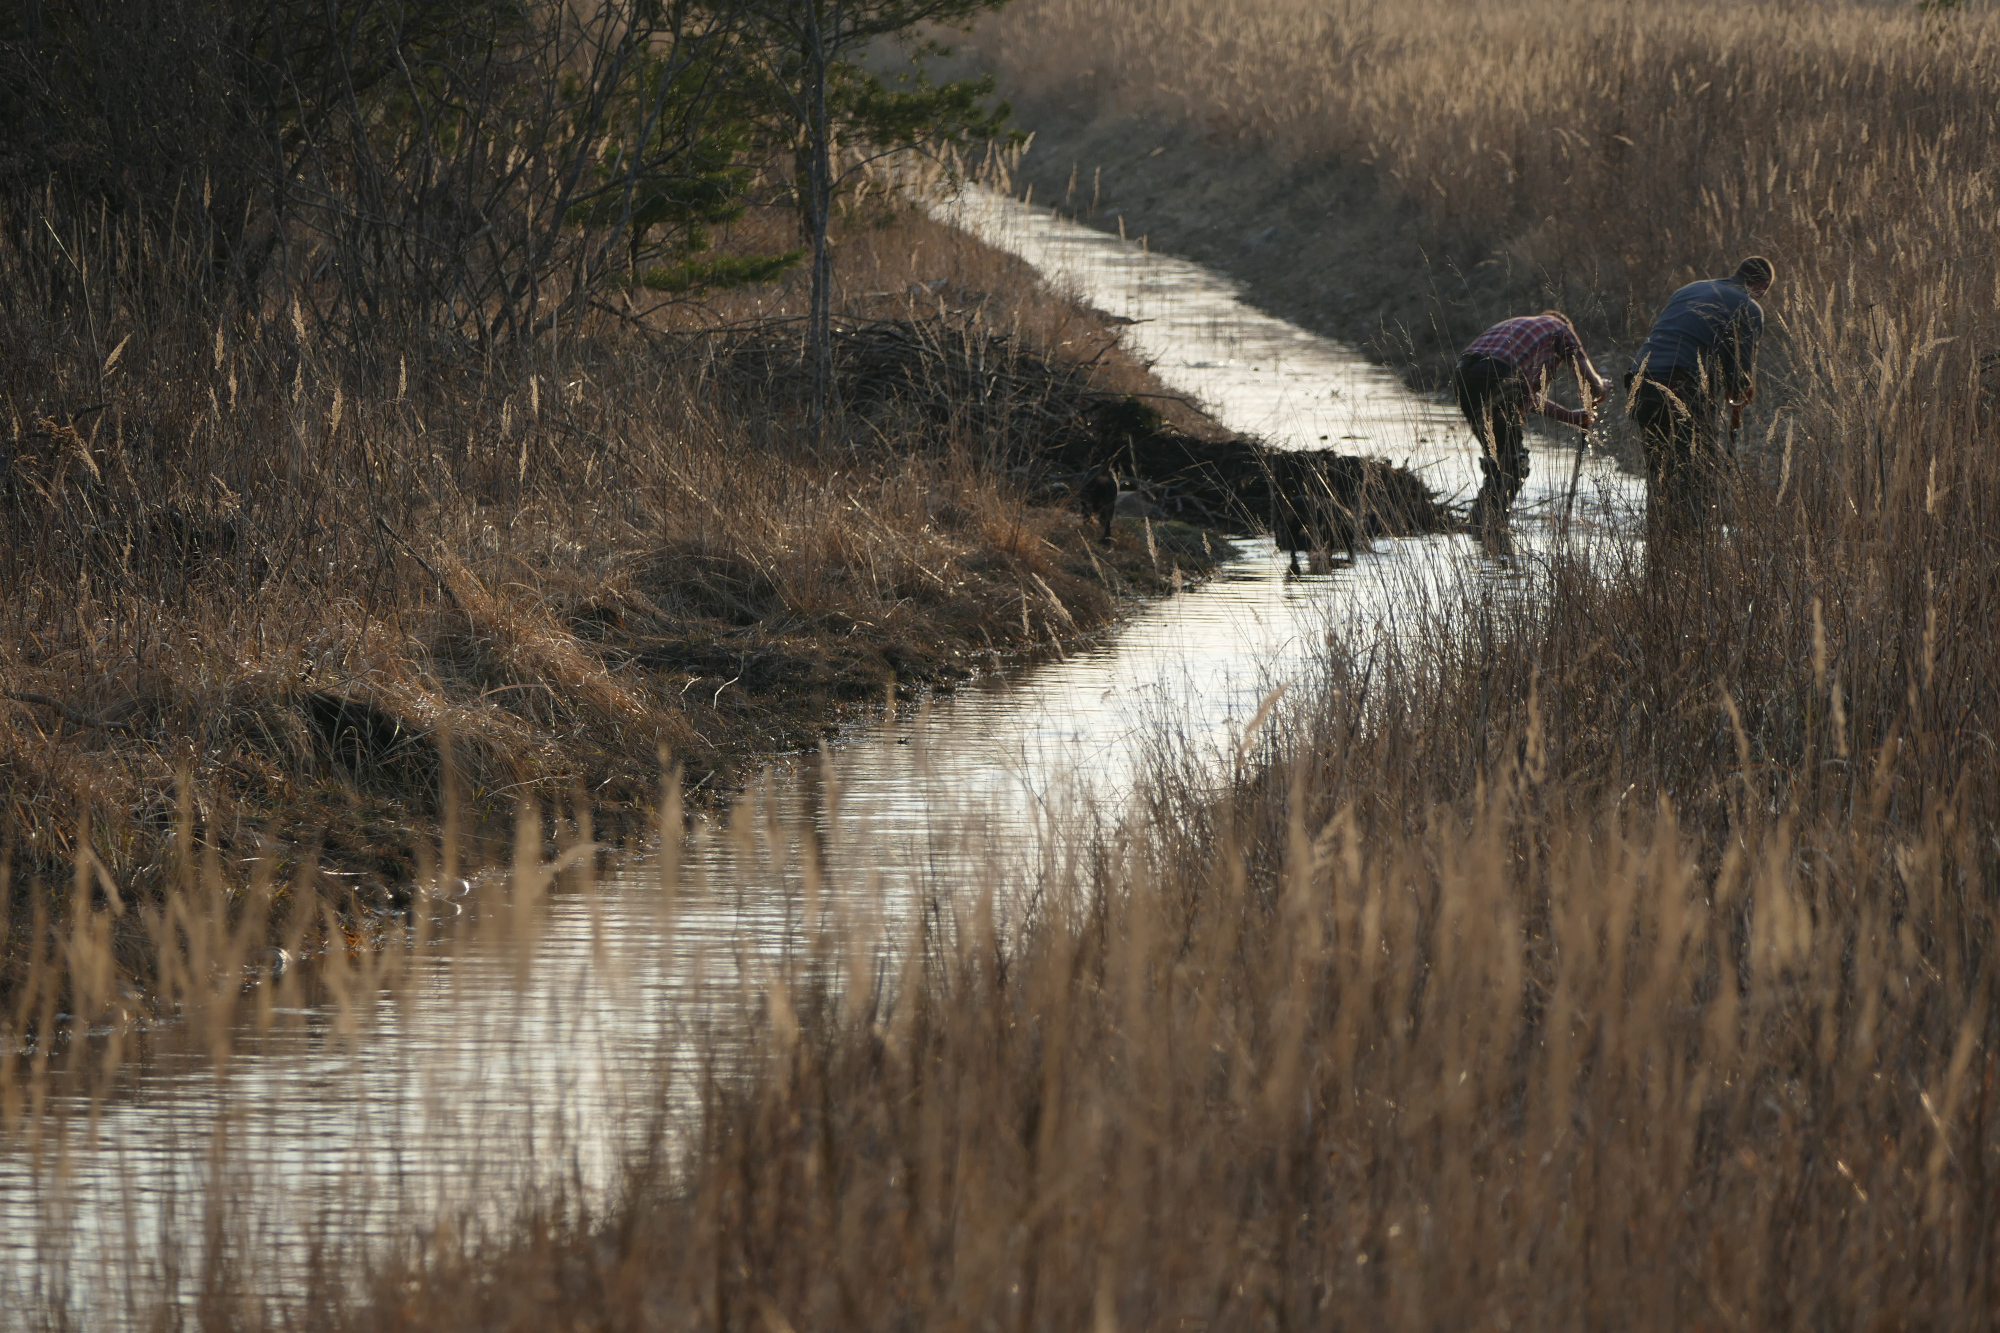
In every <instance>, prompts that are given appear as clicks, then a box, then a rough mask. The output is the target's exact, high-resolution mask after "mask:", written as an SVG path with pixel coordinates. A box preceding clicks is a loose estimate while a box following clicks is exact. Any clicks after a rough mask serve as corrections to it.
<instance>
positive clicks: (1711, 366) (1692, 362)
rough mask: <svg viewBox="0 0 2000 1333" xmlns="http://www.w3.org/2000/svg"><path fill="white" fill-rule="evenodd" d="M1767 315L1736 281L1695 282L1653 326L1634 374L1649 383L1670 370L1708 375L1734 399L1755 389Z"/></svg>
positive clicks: (1676, 296)
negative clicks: (1759, 341) (1753, 379)
mask: <svg viewBox="0 0 2000 1333" xmlns="http://www.w3.org/2000/svg"><path fill="white" fill-rule="evenodd" d="M1763 331H1764V311H1763V308H1762V307H1761V306H1759V305H1758V304H1757V302H1756V301H1755V300H1753V299H1752V298H1751V296H1750V292H1749V291H1748V289H1746V288H1745V287H1744V286H1743V284H1742V283H1740V282H1738V281H1736V279H1734V278H1709V279H1705V280H1704V281H1701V282H1691V283H1689V284H1688V285H1687V286H1685V287H1683V288H1681V289H1680V290H1679V291H1677V292H1675V293H1674V294H1673V296H1672V298H1671V299H1669V300H1668V302H1667V306H1666V309H1664V310H1662V311H1661V312H1660V317H1659V318H1658V319H1656V320H1654V321H1653V331H1652V333H1651V334H1650V335H1648V336H1647V338H1646V342H1645V344H1644V345H1643V346H1642V347H1640V348H1639V353H1638V355H1637V356H1635V357H1633V358H1632V371H1633V373H1634V374H1638V373H1639V372H1640V371H1641V369H1642V368H1643V370H1644V373H1645V375H1646V377H1647V378H1649V379H1652V378H1657V377H1659V376H1662V375H1664V374H1666V373H1667V372H1668V371H1670V370H1703V371H1705V372H1707V373H1708V374H1710V375H1717V374H1718V372H1719V380H1718V381H1717V382H1719V383H1720V384H1721V385H1722V386H1723V387H1724V388H1725V389H1727V391H1728V392H1729V394H1730V396H1731V397H1735V396H1737V395H1739V394H1741V393H1742V391H1743V390H1744V389H1746V388H1748V387H1749V384H1750V377H1751V376H1752V375H1753V374H1755V373H1756V369H1757V335H1758V334H1760V333H1762V332H1763Z"/></svg>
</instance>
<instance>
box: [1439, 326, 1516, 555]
mask: <svg viewBox="0 0 2000 1333" xmlns="http://www.w3.org/2000/svg"><path fill="white" fill-rule="evenodd" d="M1451 384H1452V388H1453V389H1455V390H1457V392H1458V410H1459V411H1461V412H1463V413H1464V414H1465V419H1466V421H1467V423H1469V424H1470V425H1471V427H1472V434H1473V435H1474V437H1475V438H1477V439H1478V441H1479V471H1480V474H1481V476H1482V477H1483V480H1482V482H1481V483H1480V487H1479V498H1478V499H1476V500H1474V501H1473V502H1472V519H1473V522H1474V524H1480V523H1484V522H1487V521H1490V520H1492V519H1497V518H1504V517H1505V516H1506V514H1507V511H1508V509H1509V508H1511V507H1512V506H1513V503H1514V497H1515V496H1517V495H1519V494H1520V493H1521V487H1522V485H1523V484H1524V483H1525V482H1526V481H1527V480H1528V446H1527V445H1525V444H1524V443H1522V441H1521V428H1522V425H1523V418H1524V417H1525V416H1526V415H1527V404H1528V386H1527V383H1526V382H1525V381H1523V380H1522V379H1521V377H1520V376H1519V375H1517V374H1515V373H1514V367H1512V366H1510V365H1508V364H1507V363H1506V362H1505V361H1502V360H1500V359H1499V358H1497V357H1491V356H1462V357H1460V358H1459V359H1458V369H1457V370H1456V371H1455V372H1453V374H1452V377H1451Z"/></svg>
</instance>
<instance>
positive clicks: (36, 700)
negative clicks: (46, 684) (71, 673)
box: [0, 690, 138, 736]
mask: <svg viewBox="0 0 2000 1333" xmlns="http://www.w3.org/2000/svg"><path fill="white" fill-rule="evenodd" d="M0 698H4V699H12V700H14V701H15V702H16V703H24V704H35V705H38V706H39V707H42V708H52V709H54V710H55V711H56V712H58V713H60V714H61V715H62V716H63V717H64V718H66V719H68V720H69V721H71V722H74V723H76V724H77V725H78V726H79V727H97V728H100V729H101V730H104V731H118V732H123V733H124V734H125V735H127V736H133V735H137V734H138V733H137V732H135V731H134V730H133V728H132V726H131V724H129V723H126V722H107V721H105V720H104V719H103V718H101V717H92V716H90V714H88V713H79V712H77V711H76V710H75V709H74V708H71V707H70V706H69V705H68V704H66V703H64V702H63V701H62V700H60V699H51V698H50V697H49V696H48V695H46V694H33V693H30V692H29V691H27V690H0Z"/></svg>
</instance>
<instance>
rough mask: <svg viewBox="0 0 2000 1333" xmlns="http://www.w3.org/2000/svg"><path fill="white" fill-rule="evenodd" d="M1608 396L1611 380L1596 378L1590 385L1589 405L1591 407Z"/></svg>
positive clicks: (1609, 394)
mask: <svg viewBox="0 0 2000 1333" xmlns="http://www.w3.org/2000/svg"><path fill="white" fill-rule="evenodd" d="M1610 396H1611V382H1610V381H1609V380H1598V381H1597V382H1595V383H1594V384H1592V385H1591V386H1590V405H1591V406H1592V407H1595V406H1597V405H1598V404H1599V403H1601V402H1603V401H1604V400H1605V399H1607V398H1609V397H1610Z"/></svg>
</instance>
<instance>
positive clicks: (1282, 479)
mask: <svg viewBox="0 0 2000 1333" xmlns="http://www.w3.org/2000/svg"><path fill="white" fill-rule="evenodd" d="M1264 465H1265V468H1266V474H1267V475H1266V480H1267V484H1268V485H1269V487H1270V502H1271V507H1270V514H1271V536H1272V537H1273V538H1275V539H1276V540H1277V543H1278V549H1279V550H1281V551H1289V552H1291V555H1292V566H1291V570H1292V573H1294V574H1296V573H1298V572H1299V552H1300V551H1306V552H1308V553H1310V554H1312V555H1315V556H1325V555H1328V554H1330V553H1331V552H1332V551H1333V550H1334V549H1335V548H1339V549H1341V550H1343V551H1345V552H1346V553H1347V558H1348V560H1350V561H1352V560H1353V559H1354V546H1355V543H1356V542H1357V541H1359V540H1360V538H1361V537H1362V536H1363V534H1364V533H1365V532H1366V530H1367V529H1366V518H1365V515H1364V512H1363V509H1362V500H1363V491H1364V489H1365V484H1366V471H1367V463H1366V460H1364V459H1360V458H1354V457H1351V456H1348V455H1345V454H1330V453H1326V452H1324V451H1314V452H1311V453H1280V452H1275V451H1273V452H1271V453H1267V454H1266V455H1265V456H1264Z"/></svg>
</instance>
